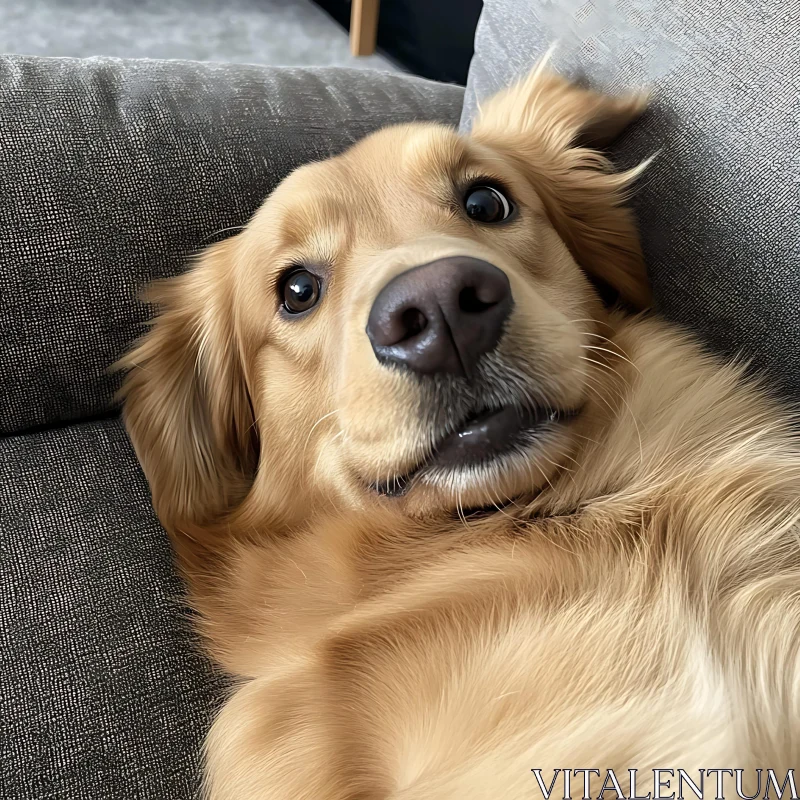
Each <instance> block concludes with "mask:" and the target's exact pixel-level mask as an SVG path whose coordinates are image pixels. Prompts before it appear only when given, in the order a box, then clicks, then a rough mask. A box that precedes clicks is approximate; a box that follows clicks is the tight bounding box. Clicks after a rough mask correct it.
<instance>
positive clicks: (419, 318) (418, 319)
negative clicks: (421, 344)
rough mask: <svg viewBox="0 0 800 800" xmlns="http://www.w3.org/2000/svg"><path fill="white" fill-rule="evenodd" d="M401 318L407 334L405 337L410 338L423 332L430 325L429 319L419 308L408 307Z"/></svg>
mask: <svg viewBox="0 0 800 800" xmlns="http://www.w3.org/2000/svg"><path fill="white" fill-rule="evenodd" d="M401 319H402V321H403V329H404V330H405V334H406V335H405V337H404V338H406V339H410V338H411V337H412V336H416V335H417V334H418V333H422V331H424V330H425V328H427V327H428V320H427V319H426V318H425V315H424V314H423V313H422V312H421V311H420V310H419V309H418V308H408V309H406V310H405V311H404V312H403V314H402V317H401Z"/></svg>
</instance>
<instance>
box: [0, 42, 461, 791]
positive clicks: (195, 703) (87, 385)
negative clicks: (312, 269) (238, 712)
mask: <svg viewBox="0 0 800 800" xmlns="http://www.w3.org/2000/svg"><path fill="white" fill-rule="evenodd" d="M462 95H463V90H461V89H459V88H456V87H449V86H440V85H436V84H432V83H428V82H425V81H420V80H417V79H413V78H408V77H404V76H393V75H381V74H374V73H373V74H370V73H365V72H359V71H344V70H319V71H306V70H278V69H267V68H259V67H235V66H221V65H200V64H189V63H181V62H170V63H168V62H120V61H113V60H108V59H103V60H91V61H87V62H78V61H73V60H62V59H32V58H20V57H11V58H3V59H0V170H2V176H3V180H2V184H1V185H0V240H1V241H2V247H0V300H1V301H2V302H0V433H5V434H6V436H5V438H2V437H0V587H1V589H0V797H2V798H3V800H99V799H100V798H102V800H133V798H135V799H136V800H189V798H193V797H195V796H197V795H196V793H197V788H198V785H197V783H198V769H197V767H198V760H199V747H200V742H201V741H202V738H203V736H204V733H205V730H206V728H207V725H208V721H209V719H210V717H211V714H212V713H213V710H214V708H215V706H216V704H217V703H218V702H219V700H220V699H221V698H222V697H223V696H224V692H225V687H226V680H225V679H224V678H223V677H222V676H220V675H219V674H215V672H214V671H213V669H212V668H211V665H210V664H209V663H208V661H207V659H206V658H205V657H204V656H203V655H201V653H200V651H199V649H198V648H197V647H196V644H197V643H196V642H195V640H194V638H193V636H192V634H191V626H190V624H189V618H188V612H187V610H186V608H185V607H184V605H183V599H182V586H181V584H180V581H179V580H178V579H177V577H176V575H175V572H174V569H173V566H172V559H171V554H170V548H169V543H168V540H167V537H166V535H165V533H164V532H163V530H162V529H161V527H160V526H159V524H158V521H157V520H156V518H155V516H154V514H153V512H152V510H151V508H150V498H149V493H148V489H147V485H146V483H145V480H144V478H143V476H142V474H141V471H140V470H139V467H138V465H137V464H136V459H135V456H134V454H133V451H132V448H131V446H130V444H129V442H128V440H127V437H126V435H125V432H124V430H123V428H122V425H121V423H120V421H119V420H118V419H105V420H102V419H94V420H92V421H84V422H76V420H80V419H82V418H86V417H89V416H94V417H97V416H98V415H101V414H103V413H104V412H105V411H107V409H108V408H109V404H110V402H111V398H112V394H113V392H114V390H115V388H116V385H117V383H116V382H117V380H118V378H112V377H109V376H108V375H107V374H106V372H105V370H106V368H107V366H108V365H109V364H110V363H111V362H112V361H114V360H115V359H116V358H117V357H118V356H119V355H120V353H121V352H122V351H123V350H124V349H125V348H126V347H127V345H128V344H129V342H130V340H131V339H132V338H133V337H134V336H136V335H138V334H139V333H140V332H141V330H142V328H141V322H142V320H143V319H144V316H145V315H146V309H144V308H143V307H142V306H141V305H140V304H139V303H138V302H137V301H136V294H137V292H138V290H139V288H140V287H141V285H142V284H143V283H145V282H146V281H147V280H148V279H151V278H153V277H158V276H164V275H169V274H173V273H175V272H177V271H179V270H180V269H181V268H182V267H183V265H184V263H185V256H186V255H187V254H189V253H192V252H194V251H196V250H197V249H198V248H200V247H201V246H202V245H203V244H204V243H208V242H210V241H213V240H214V238H215V236H216V237H217V238H221V237H223V236H225V235H229V232H225V231H223V232H222V233H219V234H215V232H217V231H219V230H220V229H223V228H227V227H229V226H234V225H240V224H242V223H243V222H244V221H246V220H247V218H248V217H249V215H250V214H251V213H252V212H253V210H254V209H255V208H256V207H257V206H258V205H259V203H260V202H261V201H262V199H263V198H264V196H265V195H266V194H267V193H268V192H269V191H270V189H271V188H272V187H273V186H275V184H276V183H277V182H278V181H279V180H280V179H281V178H282V177H284V175H285V174H286V173H287V172H288V171H289V170H291V169H292V168H293V167H294V166H295V165H297V164H299V163H302V162H304V161H307V160H309V159H312V158H319V157H323V156H327V155H328V154H329V153H333V152H337V151H339V150H341V149H342V148H343V147H345V146H346V145H348V144H349V143H351V142H352V141H353V140H354V139H356V138H358V137H360V136H362V135H363V134H365V133H367V132H368V131H370V130H373V129H374V128H376V127H379V126H381V125H383V124H386V123H391V122H400V121H409V120H413V119H439V120H441V121H443V122H448V123H451V124H454V125H455V124H457V122H458V116H459V113H460V108H461V99H462ZM67 421H72V423H71V424H64V423H66V422H67ZM59 423H62V424H61V425H60V424H59ZM42 426H44V427H42ZM25 429H27V431H26V432H23V433H19V432H20V431H23V430H25ZM15 431H16V432H18V433H16V435H13V432H15Z"/></svg>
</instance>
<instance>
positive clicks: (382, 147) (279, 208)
mask: <svg viewBox="0 0 800 800" xmlns="http://www.w3.org/2000/svg"><path fill="white" fill-rule="evenodd" d="M468 158H469V155H468V147H467V145H466V143H465V142H464V141H463V140H462V139H461V138H460V137H459V136H458V135H457V134H456V133H455V132H454V131H452V130H451V129H449V128H446V127H445V126H442V125H434V124H426V123H417V124H411V125H398V126H392V127H389V128H384V129H382V130H380V131H377V132H375V133H373V134H371V135H369V136H367V137H366V138H364V139H363V140H361V141H360V142H358V143H356V144H355V145H354V146H352V147H351V148H350V149H349V150H347V151H345V152H344V153H342V154H341V155H338V156H334V157H331V158H328V159H326V160H324V161H319V162H313V163H311V164H306V165H304V166H302V167H300V168H298V169H297V170H295V171H294V172H293V173H292V174H291V175H289V176H288V177H287V178H286V179H285V180H284V181H283V182H282V183H281V184H280V185H279V186H278V187H277V188H276V190H275V191H274V192H273V194H272V196H271V197H270V199H269V200H268V202H267V203H266V204H265V208H264V210H263V213H262V214H259V215H258V217H257V220H256V226H258V224H259V223H260V222H263V224H264V225H266V226H267V227H269V228H270V229H271V230H272V232H273V233H277V234H278V236H277V238H276V243H277V244H278V246H279V247H280V246H283V247H293V246H301V245H302V243H304V242H306V241H308V240H309V239H313V238H318V237H319V234H320V231H322V230H323V229H324V230H327V231H331V232H334V231H338V234H337V235H344V233H345V232H346V231H347V230H350V231H351V232H352V231H354V230H360V231H362V232H365V231H368V232H371V233H373V234H376V235H381V234H382V233H385V232H386V230H387V229H391V228H392V226H393V225H394V224H395V223H396V222H397V221H398V220H399V218H400V217H402V216H403V209H406V210H410V211H411V212H413V213H418V212H419V208H420V206H419V199H420V198H428V199H429V200H430V201H432V202H435V199H436V198H437V197H441V195H442V187H444V186H447V185H449V184H450V183H452V182H453V181H454V180H456V179H457V177H458V175H459V174H460V173H461V172H463V170H464V168H465V165H466V163H467V161H468ZM414 198H416V199H414ZM276 223H277V224H276ZM329 238H337V237H333V236H332V235H331V237H329Z"/></svg>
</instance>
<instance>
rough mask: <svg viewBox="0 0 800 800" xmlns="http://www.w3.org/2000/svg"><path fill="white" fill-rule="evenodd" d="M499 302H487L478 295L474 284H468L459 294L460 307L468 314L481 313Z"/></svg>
mask: <svg viewBox="0 0 800 800" xmlns="http://www.w3.org/2000/svg"><path fill="white" fill-rule="evenodd" d="M494 305H497V303H486V302H484V301H483V300H481V298H480V297H478V291H477V290H476V289H475V287H474V286H467V287H466V288H465V289H462V290H461V292H460V293H459V295H458V307H459V308H460V309H461V310H462V311H464V312H466V313H467V314H480V313H482V312H484V311H486V310H487V309H489V308H491V307H492V306H494Z"/></svg>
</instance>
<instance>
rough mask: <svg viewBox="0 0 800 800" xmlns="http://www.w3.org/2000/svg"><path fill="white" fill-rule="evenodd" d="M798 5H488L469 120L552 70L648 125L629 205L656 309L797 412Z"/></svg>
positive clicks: (624, 148) (641, 129) (624, 1)
mask: <svg viewBox="0 0 800 800" xmlns="http://www.w3.org/2000/svg"><path fill="white" fill-rule="evenodd" d="M798 20H800V0H760V2H752V0H717V1H716V2H711V0H685V2H680V3H677V2H664V0H616V1H613V2H612V0H590V2H586V0H558V2H551V0H486V2H485V5H484V11H483V16H482V17H481V20H480V23H479V26H478V32H477V38H476V56H475V58H474V59H473V62H472V66H471V70H470V77H469V82H468V85H467V95H466V99H465V108H464V113H463V125H464V126H465V127H468V126H469V122H470V120H471V118H472V117H473V115H474V112H475V108H476V101H477V100H478V99H480V98H482V97H486V96H487V95H489V94H491V93H493V92H494V91H496V90H497V89H498V88H500V87H502V86H504V85H506V84H507V83H508V82H510V81H511V80H512V79H513V78H514V77H515V76H518V75H520V74H522V73H523V72H525V71H526V70H527V69H528V68H529V67H530V66H531V65H532V64H533V63H534V61H536V60H537V59H538V58H539V56H541V55H542V54H543V53H544V52H545V51H546V50H547V48H548V46H549V45H550V44H551V43H552V42H553V41H555V40H558V47H557V49H556V52H555V55H554V59H553V63H554V65H555V66H556V68H558V69H559V70H561V71H563V72H565V73H566V74H569V75H573V76H579V75H581V74H582V75H583V76H584V77H586V78H588V80H589V81H590V82H592V83H594V84H596V85H598V86H600V87H604V88H608V89H611V90H618V89H621V88H625V87H635V86H642V85H649V86H651V87H652V88H653V89H654V106H653V109H652V111H651V112H650V113H649V114H648V115H647V116H646V117H645V118H644V119H643V120H642V121H641V122H640V123H638V124H637V125H636V126H635V127H634V128H632V129H631V130H630V131H629V133H628V134H627V135H625V136H624V138H623V139H622V140H621V141H620V143H619V144H618V147H617V148H616V156H617V159H618V161H619V163H620V164H621V165H623V166H627V165H631V164H634V163H637V162H639V161H641V160H643V159H644V158H646V157H648V156H650V155H652V154H654V153H656V152H657V151H660V152H659V155H658V157H657V159H656V160H655V162H654V163H653V165H652V166H651V167H650V169H649V171H648V173H647V175H646V177H645V178H644V179H643V180H642V182H641V185H640V188H639V191H638V193H637V196H636V199H635V203H636V207H637V209H638V215H639V220H640V224H641V229H642V234H643V239H644V244H645V250H646V255H647V259H648V264H649V268H650V270H651V277H652V280H653V284H654V287H655V291H656V296H657V300H658V303H659V305H660V307H661V309H662V310H663V311H664V312H665V313H666V314H667V315H668V316H669V317H671V318H672V319H674V320H676V321H679V322H681V323H684V324H686V325H687V326H690V327H691V328H693V329H694V330H696V331H697V332H699V333H700V334H701V335H702V336H703V338H704V339H705V341H706V342H708V343H709V344H710V345H712V346H713V347H715V348H717V349H719V350H721V351H723V352H725V353H728V354H734V353H738V352H742V353H744V354H745V355H746V356H748V357H750V358H752V359H753V366H754V367H755V368H756V369H757V370H765V371H766V372H767V374H768V376H769V377H770V379H771V383H772V385H773V386H774V387H775V388H777V389H781V390H783V391H784V392H785V393H786V394H788V395H789V396H790V397H793V398H794V399H800V159H799V158H798V153H800V117H798V94H797V92H798V90H797V87H798V85H800V58H798V57H797V56H798V54H800V26H799V25H798V24H797V23H798Z"/></svg>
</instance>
